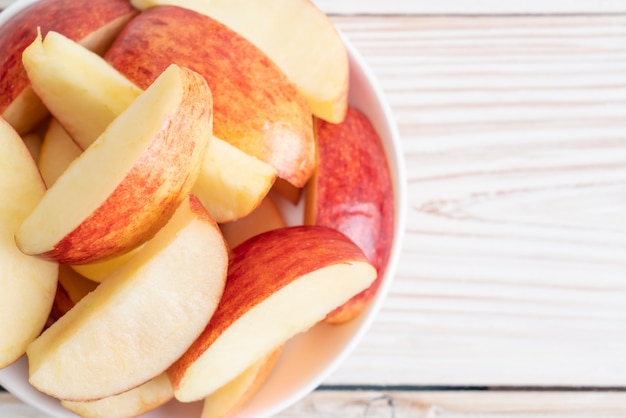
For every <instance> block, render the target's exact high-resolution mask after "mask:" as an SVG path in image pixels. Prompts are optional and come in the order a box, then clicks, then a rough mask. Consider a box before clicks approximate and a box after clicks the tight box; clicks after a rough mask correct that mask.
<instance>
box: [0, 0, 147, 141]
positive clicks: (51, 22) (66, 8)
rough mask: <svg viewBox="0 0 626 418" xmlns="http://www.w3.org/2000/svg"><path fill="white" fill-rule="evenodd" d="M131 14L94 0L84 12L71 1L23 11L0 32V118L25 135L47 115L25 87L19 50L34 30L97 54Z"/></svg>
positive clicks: (45, 0)
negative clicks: (61, 37) (53, 34)
mask: <svg viewBox="0 0 626 418" xmlns="http://www.w3.org/2000/svg"><path fill="white" fill-rule="evenodd" d="M136 13H137V10H136V9H134V8H133V7H132V6H131V4H130V3H129V2H128V1H126V0H95V1H91V2H89V10H88V12H86V11H85V7H84V4H83V3H82V2H77V1H75V0H42V1H38V2H36V3H33V4H31V5H30V6H28V7H26V8H24V9H23V10H22V11H20V12H19V13H18V14H16V15H15V16H14V17H12V18H11V19H10V20H9V21H8V22H7V23H6V24H4V25H2V27H0V90H1V91H3V94H2V95H0V114H1V115H2V116H3V117H4V118H5V119H6V120H7V121H8V122H9V123H10V124H11V125H12V126H13V127H14V129H16V130H17V131H18V133H20V134H25V133H27V132H28V131H30V130H31V129H32V128H33V127H34V126H35V125H36V124H37V123H39V122H40V121H41V120H43V119H44V118H45V117H46V116H47V115H48V111H47V109H46V107H45V106H44V105H43V104H42V103H41V101H40V100H39V98H38V96H37V95H36V94H35V93H34V92H33V90H32V89H31V88H30V84H29V80H28V77H27V75H26V71H25V70H24V67H23V65H22V62H21V55H22V52H23V50H24V49H25V48H26V47H27V46H28V45H29V44H30V43H31V42H32V41H33V40H34V39H35V37H36V36H37V30H38V28H40V30H41V32H42V33H43V34H44V35H45V34H46V33H47V32H48V31H50V30H54V31H58V32H60V33H63V34H64V35H66V36H68V37H69V38H71V39H73V40H75V41H77V42H80V43H81V44H83V45H85V46H86V47H87V48H89V49H92V50H94V51H98V52H103V51H104V50H105V49H106V48H108V46H109V45H110V43H111V41H112V39H113V38H114V37H115V36H116V35H117V33H118V32H119V31H120V30H121V29H122V27H123V26H124V25H125V24H126V23H127V22H128V20H129V19H130V18H131V17H132V16H134V15H135V14H136Z"/></svg>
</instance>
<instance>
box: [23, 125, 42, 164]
mask: <svg viewBox="0 0 626 418" xmlns="http://www.w3.org/2000/svg"><path fill="white" fill-rule="evenodd" d="M43 138H44V134H43V133H42V132H40V131H38V130H37V131H30V132H29V133H27V134H25V135H23V136H22V141H24V145H26V148H27V149H28V152H30V155H31V157H33V160H35V161H39V155H40V154H41V147H42V145H43Z"/></svg>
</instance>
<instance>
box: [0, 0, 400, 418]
mask: <svg viewBox="0 0 626 418" xmlns="http://www.w3.org/2000/svg"><path fill="white" fill-rule="evenodd" d="M34 2H35V0H18V1H17V2H16V3H14V4H12V5H11V6H10V7H8V8H7V9H6V10H5V11H3V12H2V13H1V14H0V25H2V24H4V23H5V22H6V21H7V20H9V18H10V17H11V16H13V15H14V14H15V13H16V12H17V11H19V10H21V9H22V8H24V7H26V6H27V5H29V4H31V3H34ZM344 42H345V44H346V47H347V49H348V53H349V57H350V95H349V101H350V104H351V105H352V106H354V107H356V108H358V109H359V110H361V111H362V112H364V113H365V114H366V115H367V116H368V117H369V118H370V120H371V121H372V123H373V125H374V126H375V128H376V129H377V131H378V133H379V135H380V136H381V139H382V141H383V146H384V149H385V152H386V154H387V160H388V162H389V166H390V168H391V170H392V181H393V186H394V192H395V230H394V234H395V240H394V244H393V246H394V247H393V248H392V252H391V258H390V260H389V266H388V268H387V270H386V275H385V277H384V278H383V282H382V284H381V287H380V290H379V292H378V293H377V295H376V298H375V299H374V301H373V302H372V304H371V305H370V306H369V308H368V310H367V311H366V312H364V313H363V314H362V315H361V316H360V317H359V318H357V319H356V320H354V321H351V322H350V323H348V324H345V325H341V326H329V325H322V324H320V325H317V326H315V327H314V328H312V329H311V330H309V331H308V332H306V333H303V334H301V335H299V336H297V337H295V338H293V339H292V340H291V341H290V342H289V343H288V344H287V345H286V347H285V349H284V351H283V353H282V355H281V358H280V359H279V361H278V363H277V364H276V367H275V369H274V370H273V371H272V374H271V375H270V377H269V379H268V380H267V381H266V382H265V384H264V385H263V387H262V388H261V389H260V390H259V392H258V393H257V394H256V395H255V396H254V398H253V399H252V400H251V401H250V402H249V403H248V404H247V405H246V406H245V407H244V408H243V409H242V410H241V411H240V413H239V414H238V415H237V417H240V418H244V417H255V418H260V417H270V416H272V415H275V414H276V413H278V412H280V411H282V410H284V409H285V408H287V407H289V406H290V405H292V404H293V403H295V402H297V401H298V400H300V399H301V398H303V397H304V396H306V395H307V394H308V393H310V392H311V391H313V390H314V389H315V388H316V387H317V386H319V385H320V384H321V383H322V382H323V381H324V380H325V379H326V378H327V377H328V376H329V375H330V374H331V373H332V372H333V371H334V370H335V369H336V368H337V367H338V366H339V365H340V363H341V362H343V360H344V359H345V358H346V357H347V356H348V355H349V354H350V352H351V351H352V350H353V349H354V347H355V346H356V345H357V344H358V342H359V341H360V339H361V337H362V336H363V335H364V333H365V332H366V331H367V329H368V328H369V326H370V324H371V323H372V321H373V320H374V317H375V315H376V313H377V312H378V311H379V309H380V307H381V305H382V302H383V300H384V298H385V296H386V294H387V292H388V290H389V286H390V284H391V281H392V278H393V277H394V275H395V272H396V266H397V263H398V259H399V255H400V249H401V243H402V237H403V232H404V223H405V199H406V191H405V184H406V178H405V170H404V160H403V157H402V152H401V144H400V139H399V135H398V132H397V129H396V126H395V122H394V120H393V117H392V115H391V111H390V109H389V107H388V105H387V103H386V100H385V98H384V96H383V94H382V90H381V88H380V86H379V85H378V83H377V81H376V80H375V78H374V76H373V75H372V72H371V70H370V69H369V67H368V66H367V64H366V63H365V62H364V60H363V58H362V56H361V55H360V54H359V53H358V51H357V50H356V49H355V48H354V46H353V45H352V44H351V42H350V41H349V40H348V39H346V38H345V37H344ZM281 210H282V211H283V213H284V214H285V217H286V219H287V221H288V223H291V224H294V223H300V222H301V216H302V207H301V206H297V207H294V206H293V205H291V204H284V205H281ZM27 376H28V365H27V361H26V358H25V357H22V358H21V359H20V360H19V361H17V362H16V363H15V364H13V365H11V366H9V367H7V368H5V369H3V370H0V385H2V386H3V387H5V388H6V389H7V390H9V391H10V392H11V393H13V394H14V395H15V396H16V397H18V398H20V399H21V400H23V401H24V402H25V403H27V404H30V405H32V406H33V407H35V408H37V409H39V410H41V411H43V412H45V413H47V414H49V415H50V416H51V417H55V418H70V417H76V415H75V414H73V413H71V412H69V411H67V410H66V409H64V408H62V407H61V406H60V403H59V402H58V401H57V400H55V399H52V398H50V397H48V396H45V395H43V394H41V393H40V392H38V391H36V390H35V389H34V388H33V387H32V386H30V385H29V384H28V381H27ZM200 410H201V404H200V403H198V402H196V403H192V404H181V403H179V402H176V401H172V402H170V403H168V404H167V405H165V406H163V407H161V408H159V409H158V410H155V411H153V412H150V413H148V414H146V415H145V417H146V418H148V417H149V418H165V417H174V416H175V417H181V418H185V417H189V418H191V417H199V416H200Z"/></svg>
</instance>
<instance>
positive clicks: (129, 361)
mask: <svg viewBox="0 0 626 418" xmlns="http://www.w3.org/2000/svg"><path fill="white" fill-rule="evenodd" d="M227 266H228V251H227V247H226V244H225V242H224V239H223V237H222V235H221V232H220V230H219V227H218V226H217V224H216V223H215V222H214V221H213V220H212V219H211V218H210V216H209V214H208V213H207V212H206V210H205V209H204V208H203V207H202V205H201V204H200V203H199V201H198V200H197V199H196V198H195V197H193V196H192V195H189V197H188V198H187V199H185V200H183V202H182V203H181V204H180V206H179V208H178V210H177V211H176V212H175V213H174V215H173V216H172V218H171V219H170V221H169V222H168V223H167V224H166V225H165V226H164V227H163V228H162V229H161V230H160V231H159V232H158V233H157V235H156V236H155V237H154V238H153V239H152V240H151V241H150V242H149V243H148V244H146V246H145V247H144V248H143V250H142V251H141V252H139V253H137V254H136V255H135V257H133V258H132V259H131V260H129V261H128V263H126V264H125V265H124V267H122V268H121V269H119V270H117V271H116V273H115V275H114V276H113V277H110V278H109V279H107V280H106V281H104V282H103V283H101V284H100V285H99V286H98V287H97V288H96V289H95V290H94V291H93V292H91V293H89V294H88V295H86V296H85V297H84V298H83V299H81V300H80V302H78V303H77V304H76V305H75V306H74V307H73V308H72V309H71V310H70V311H69V312H68V313H67V314H65V315H64V316H62V317H61V318H60V319H59V320H58V321H57V322H55V323H54V324H53V325H52V326H51V327H50V328H48V329H47V330H46V331H45V332H44V333H42V334H41V336H40V337H38V338H37V339H36V340H35V341H33V342H32V343H31V344H30V345H29V347H28V350H27V355H28V361H29V380H30V382H31V383H32V384H33V386H35V387H36V388H37V389H39V390H40V391H42V392H44V393H47V394H49V395H52V396H54V397H56V398H58V399H62V400H71V401H89V400H97V399H102V398H106V397H109V396H113V395H117V394H120V393H122V392H125V391H128V390H130V389H132V388H135V387H137V386H139V385H141V384H143V383H145V382H147V381H149V380H150V379H153V378H154V377H156V376H158V375H159V374H160V373H162V372H164V371H165V369H166V368H167V367H168V366H169V365H170V364H172V363H173V362H174V361H175V360H176V359H177V358H179V357H180V356H181V355H182V354H183V353H184V352H185V350H186V349H187V348H188V347H189V346H190V344H191V343H192V342H193V341H194V340H195V339H196V338H197V336H198V335H199V334H200V332H201V331H202V330H203V328H204V327H205V326H206V324H207V322H208V321H209V318H210V317H211V315H212V314H213V312H214V311H215V309H216V306H217V304H218V302H219V300H220V297H221V295H222V291H223V289H224V282H225V279H226V268H227Z"/></svg>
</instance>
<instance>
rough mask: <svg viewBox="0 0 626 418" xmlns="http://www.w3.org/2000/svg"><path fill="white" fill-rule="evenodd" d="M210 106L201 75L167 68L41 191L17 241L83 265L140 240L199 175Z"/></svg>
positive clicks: (36, 251)
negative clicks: (37, 202) (42, 193)
mask: <svg viewBox="0 0 626 418" xmlns="http://www.w3.org/2000/svg"><path fill="white" fill-rule="evenodd" d="M210 104H211V93H210V90H209V87H208V85H207V83H206V81H205V80H204V78H202V77H201V76H200V75H198V74H197V73H195V72H193V71H191V70H188V69H184V68H181V67H178V66H176V65H172V66H170V67H168V68H167V70H166V71H165V72H164V73H163V74H162V75H161V76H160V77H159V78H158V79H157V80H156V81H155V82H154V84H153V85H151V86H150V88H148V89H147V90H146V91H145V92H144V93H142V95H141V96H139V98H137V100H135V101H134V102H133V104H132V105H131V106H130V107H129V108H128V109H127V110H126V111H124V113H122V114H121V115H120V116H119V117H118V118H116V119H115V120H114V121H113V122H112V123H111V124H110V125H109V127H108V128H107V130H106V131H105V132H104V133H103V134H102V135H101V136H100V137H99V138H98V140H97V141H96V142H94V144H93V145H92V146H91V147H89V148H88V149H87V150H85V151H84V152H83V153H82V154H81V155H80V156H79V157H78V158H77V159H75V160H74V162H73V163H72V164H70V166H69V167H68V168H67V170H65V172H64V173H63V174H62V175H61V177H59V178H58V179H57V181H56V183H54V185H52V187H50V188H49V189H48V190H47V192H46V193H45V194H44V196H43V198H42V199H41V201H40V202H39V204H38V205H37V207H35V209H34V210H33V211H32V213H31V214H30V215H29V216H28V217H27V218H26V219H25V220H24V222H23V223H22V225H21V226H20V228H19V230H18V231H17V234H16V241H17V243H18V246H19V247H20V248H21V249H22V251H23V252H24V253H26V254H37V255H41V256H44V257H47V258H50V259H57V260H59V261H60V262H62V263H65V264H81V263H88V262H94V261H99V260H102V259H105V258H108V257H113V256H115V255H118V254H122V253H124V252H127V251H129V250H131V249H133V248H135V247H137V246H139V245H141V244H143V243H144V242H146V241H147V240H148V239H150V238H151V237H152V236H153V235H154V234H155V232H156V231H158V230H159V229H160V228H161V227H162V226H163V225H164V224H165V223H166V222H167V219H168V218H169V217H170V216H171V214H172V213H173V212H174V211H175V210H176V207H177V206H178V204H179V203H180V201H181V200H182V199H183V198H184V197H185V195H186V194H187V193H188V192H189V190H191V187H192V186H193V183H194V182H195V181H196V178H197V177H198V172H199V170H200V166H201V163H202V159H203V158H204V154H205V152H206V149H207V145H208V140H209V138H210V137H211V107H210ZM138 121H141V123H138ZM70 202H71V204H68V203H70Z"/></svg>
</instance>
